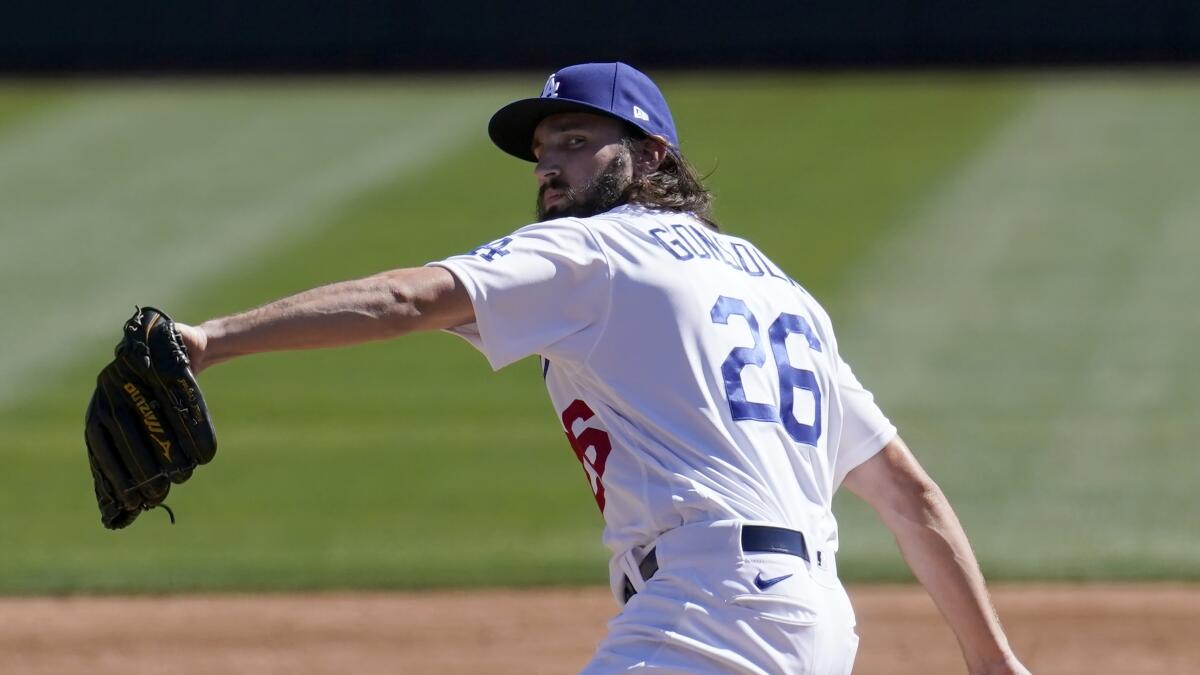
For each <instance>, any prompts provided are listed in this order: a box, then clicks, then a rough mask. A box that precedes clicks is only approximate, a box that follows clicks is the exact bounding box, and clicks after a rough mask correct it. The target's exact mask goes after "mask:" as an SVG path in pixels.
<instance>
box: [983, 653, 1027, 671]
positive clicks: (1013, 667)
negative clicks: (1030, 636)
mask: <svg viewBox="0 0 1200 675" xmlns="http://www.w3.org/2000/svg"><path fill="white" fill-rule="evenodd" d="M971 675H1030V674H1029V669H1028V668H1026V667H1025V666H1024V665H1022V664H1021V662H1020V661H1018V660H1017V657H1016V656H1015V655H1014V654H1013V653H1012V652H1011V651H1007V650H1005V651H1004V653H1003V654H1002V655H1001V656H999V657H997V658H994V659H990V660H988V661H986V662H983V663H981V664H979V665H978V666H975V667H973V668H971Z"/></svg>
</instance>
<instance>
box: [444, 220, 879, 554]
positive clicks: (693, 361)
mask: <svg viewBox="0 0 1200 675" xmlns="http://www.w3.org/2000/svg"><path fill="white" fill-rule="evenodd" d="M430 264H432V265H440V266H442V267H445V268H447V269H448V270H450V271H451V272H453V273H454V275H455V276H456V277H457V278H458V279H459V280H460V281H461V282H462V283H463V285H464V286H465V287H466V290H467V291H468V293H469V294H470V296H471V301H472V303H473V305H474V308H475V317H476V323H474V324H471V325H468V326H464V327H461V328H459V329H456V330H455V331H453V332H455V333H456V334H458V335H461V336H462V337H464V338H466V339H467V340H468V341H470V342H471V344H473V345H474V346H475V347H476V348H478V349H479V350H480V351H481V352H482V353H483V354H484V355H485V356H486V357H487V359H488V361H489V362H490V363H491V365H492V367H493V368H495V369H500V368H502V367H504V366H506V365H508V364H510V363H512V362H514V361H516V360H518V359H521V358H523V357H525V356H529V355H532V354H538V355H540V356H541V362H540V365H541V368H542V374H543V375H544V377H545V381H546V388H547V389H548V390H549V393H550V399H551V401H552V402H553V404H554V412H555V414H556V416H557V417H558V418H559V420H560V421H561V423H562V426H563V429H564V431H565V433H566V436H567V439H568V441H569V442H570V444H571V447H572V448H573V449H574V451H575V454H576V456H577V457H578V458H579V461H580V462H581V464H582V465H583V471H584V474H585V476H586V479H587V485H588V486H589V487H590V489H591V491H592V493H593V495H594V496H595V499H596V503H597V505H598V506H599V507H600V510H601V511H602V512H603V514H604V520H605V536H604V540H605V545H606V546H607V547H608V548H609V549H611V550H612V551H613V553H614V555H615V556H621V555H622V554H624V553H625V552H626V551H629V550H631V549H636V548H638V547H644V546H647V545H649V544H651V543H652V542H653V541H654V540H655V539H656V538H657V537H658V536H659V535H660V534H661V533H663V532H665V531H667V530H670V529H672V528H676V527H678V526H680V525H684V524H690V523H697V522H711V521H717V520H727V519H734V520H748V521H756V522H767V523H774V524H777V525H779V526H783V527H788V528H792V529H796V530H800V531H802V532H804V533H805V534H806V536H807V537H808V538H809V542H810V543H809V545H810V547H812V548H814V549H824V550H825V551H829V552H832V551H833V550H836V547H837V525H836V522H835V521H834V518H833V514H832V512H831V511H830V503H831V500H832V498H833V493H834V491H835V490H836V489H837V486H838V485H839V484H840V483H841V481H842V479H843V478H844V477H845V475H846V473H847V472H848V471H849V470H850V469H852V468H854V467H855V466H857V465H858V464H860V463H862V462H863V461H865V460H866V459H868V458H869V457H871V456H872V455H873V454H875V453H876V452H878V451H879V450H880V448H882V447H883V446H884V445H885V444H886V443H887V442H888V441H889V440H890V439H891V438H892V436H893V435H894V434H895V433H896V429H895V427H893V426H892V425H891V424H890V423H889V422H888V420H887V418H886V417H884V415H883V413H882V412H881V411H880V410H879V408H878V407H877V406H876V405H875V403H874V400H873V398H872V396H871V394H870V393H869V392H868V391H867V390H866V389H864V388H863V386H862V385H861V384H859V382H858V380H857V379H855V377H854V374H853V373H852V372H851V370H850V368H849V366H847V365H846V363H845V362H844V361H843V360H842V358H841V355H840V354H839V353H838V348H837V341H836V339H835V338H834V334H833V329H832V327H831V326H830V321H829V317H828V316H827V315H826V313H825V311H824V310H822V309H821V307H820V306H819V305H818V304H817V302H816V301H815V300H814V299H813V298H812V297H811V296H810V295H809V294H808V293H807V292H805V291H804V289H803V288H801V287H800V286H799V284H797V283H796V282H795V281H793V280H792V279H791V278H789V277H788V275H787V274H785V273H784V272H783V271H782V270H781V269H780V268H779V266H777V265H776V264H775V263H773V262H771V260H770V259H769V258H767V256H766V255H764V254H763V253H762V252H761V251H759V250H758V249H757V248H756V247H755V246H754V245H753V244H751V243H750V242H748V241H746V240H744V239H740V238H738V237H733V236H729V235H727V234H721V233H717V232H714V231H712V230H710V229H708V228H706V227H705V226H704V225H703V224H702V223H701V222H700V221H698V220H697V219H695V218H693V217H690V216H688V215H684V214H679V213H672V212H663V211H651V210H647V209H644V208H641V207H638V206H632V205H626V206H621V207H618V208H616V209H613V210H611V211H609V212H607V213H603V214H600V215H597V216H593V217H590V218H562V219H558V220H552V221H548V222H544V223H538V224H535V225H529V226H528V227H524V228H522V229H520V230H518V231H516V232H514V233H513V234H511V235H510V236H507V237H504V238H502V239H499V240H497V241H494V242H492V243H490V244H487V245H485V246H481V247H479V248H477V249H475V250H474V251H472V252H470V253H468V254H465V255H459V256H454V257H451V258H449V259H447V260H444V261H440V262H435V263H430Z"/></svg>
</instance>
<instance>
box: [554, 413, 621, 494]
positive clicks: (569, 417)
mask: <svg viewBox="0 0 1200 675" xmlns="http://www.w3.org/2000/svg"><path fill="white" fill-rule="evenodd" d="M595 414H596V413H594V412H592V409H591V408H589V407H588V404H586V403H584V402H583V401H580V400H578V399H576V400H575V401H572V402H571V405H569V406H567V409H566V410H564V411H563V414H562V423H563V429H566V431H567V442H568V443H570V444H571V449H572V450H574V451H575V456H576V457H578V458H579V463H580V464H582V465H583V472H584V473H585V474H587V479H588V484H589V485H591V486H592V493H593V494H595V495H596V505H597V506H599V507H600V511H601V512H603V511H604V483H603V478H604V465H605V464H606V463H608V453H610V452H612V441H610V440H609V438H608V434H607V433H606V432H604V431H602V430H600V429H597V428H595V427H589V426H586V425H585V424H584V423H585V422H587V421H588V420H590V419H592V417H594V416H595Z"/></svg>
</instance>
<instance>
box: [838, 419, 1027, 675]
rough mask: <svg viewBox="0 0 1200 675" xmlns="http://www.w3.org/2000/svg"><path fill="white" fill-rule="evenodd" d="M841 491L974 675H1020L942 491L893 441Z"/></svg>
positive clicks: (1023, 671) (859, 468)
mask: <svg viewBox="0 0 1200 675" xmlns="http://www.w3.org/2000/svg"><path fill="white" fill-rule="evenodd" d="M844 485H845V486H846V487H847V488H849V489H850V491H851V492H853V493H854V494H856V495H858V496H859V497H861V498H862V499H863V500H864V501H866V502H867V503H868V504H870V505H871V507H872V508H874V509H875V511H876V513H878V514H879V517H880V518H881V519H882V520H883V523H884V525H886V526H887V528H888V529H889V530H891V532H892V534H893V535H895V537H896V542H897V544H898V545H899V546H900V553H901V555H903V556H904V560H905V562H907V563H908V566H909V567H910V568H911V569H912V571H913V573H914V574H915V575H916V577H917V580H918V581H920V582H921V585H922V586H924V587H925V589H926V591H928V592H929V595H930V597H932V598H933V601H934V604H936V605H937V607H938V609H939V610H941V612H942V616H944V617H945V618H946V622H947V623H949V624H950V628H951V629H952V630H953V631H954V634H955V636H956V637H957V638H958V643H959V646H960V647H961V648H962V652H963V658H964V659H965V660H966V663H967V668H968V669H969V671H970V672H971V673H972V675H984V674H987V675H993V674H994V675H1001V674H1004V675H1009V674H1024V675H1028V673H1029V671H1028V670H1026V669H1025V667H1024V666H1023V665H1021V663H1020V662H1019V661H1017V659H1016V657H1015V656H1013V653H1012V650H1011V648H1010V647H1009V645H1008V639H1007V638H1006V637H1005V635H1004V630H1003V629H1002V628H1001V627H1000V621H999V619H998V618H997V617H996V612H995V610H994V609H993V608H992V604H991V600H990V599H989V598H988V593H987V588H986V586H985V585H984V580H983V574H982V573H981V572H980V570H979V564H978V563H977V562H976V561H975V554H974V553H973V552H972V551H971V545H970V544H969V543H968V542H967V535H966V533H965V532H964V531H963V529H962V525H961V524H959V522H958V517H957V516H955V515H954V510H953V509H952V508H950V502H949V501H947V500H946V496H945V495H944V494H943V493H942V490H941V488H939V487H938V486H937V483H934V482H933V479H931V478H930V477H929V475H928V474H927V473H925V470H924V469H922V468H921V465H920V464H919V463H918V462H917V460H916V458H915V457H913V455H912V453H911V452H910V451H909V449H908V446H906V445H905V444H904V441H902V440H900V439H899V438H896V439H894V440H892V441H891V442H890V443H888V444H887V445H886V446H885V447H884V448H883V450H881V451H880V452H879V453H878V454H876V455H875V456H874V457H872V458H871V459H869V460H867V461H866V462H863V463H862V464H860V465H859V466H857V467H855V468H854V469H853V470H852V471H850V473H849V474H848V475H847V476H846V480H845V482H844Z"/></svg>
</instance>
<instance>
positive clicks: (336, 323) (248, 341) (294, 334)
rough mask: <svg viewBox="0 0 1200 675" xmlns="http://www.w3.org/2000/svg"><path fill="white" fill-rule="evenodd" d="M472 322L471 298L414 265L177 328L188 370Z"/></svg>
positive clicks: (449, 277)
mask: <svg viewBox="0 0 1200 675" xmlns="http://www.w3.org/2000/svg"><path fill="white" fill-rule="evenodd" d="M474 320H475V312H474V309H473V308H472V306H471V299H470V296H469V295H468V294H467V291H466V289H465V288H463V286H462V284H460V283H459V282H458V280H457V279H456V278H455V277H454V275H453V274H451V273H450V272H449V271H448V270H446V269H445V268H442V267H417V268H410V269H399V270H392V271H389V272H382V273H380V274H376V275H374V276H370V277H365V278H363V279H354V280H351V281H341V282H337V283H333V284H328V285H326V286H320V287H317V288H314V289H311V290H307V291H304V292H302V293H297V294H296V295H292V296H289V297H286V298H283V299H281V300H276V301H275V302H271V303H268V304H266V305H263V306H261V307H258V308H256V309H252V310H250V311H248V312H242V313H240V314H233V315H230V316H226V317H222V318H219V319H212V320H209V321H205V322H204V323H202V324H200V325H199V326H187V325H183V324H180V325H179V327H180V330H181V331H182V332H183V336H184V340H185V341H186V342H187V344H188V351H189V354H190V355H191V357H192V367H193V370H194V371H196V372H199V371H201V370H203V369H205V368H207V367H209V366H212V365H215V364H217V363H221V362H222V361H227V360H229V359H231V358H234V357H237V356H244V355H246V354H256V353H260V352H273V351H284V350H293V349H320V348H323V347H341V346H345V345H352V344H358V343H361V342H370V341H373V340H386V339H389V338H394V337H398V336H400V335H404V334H405V333H410V332H413V331H419V330H442V329H446V328H454V327H456V326H461V325H463V324H467V323H471V322H472V321H474Z"/></svg>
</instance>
